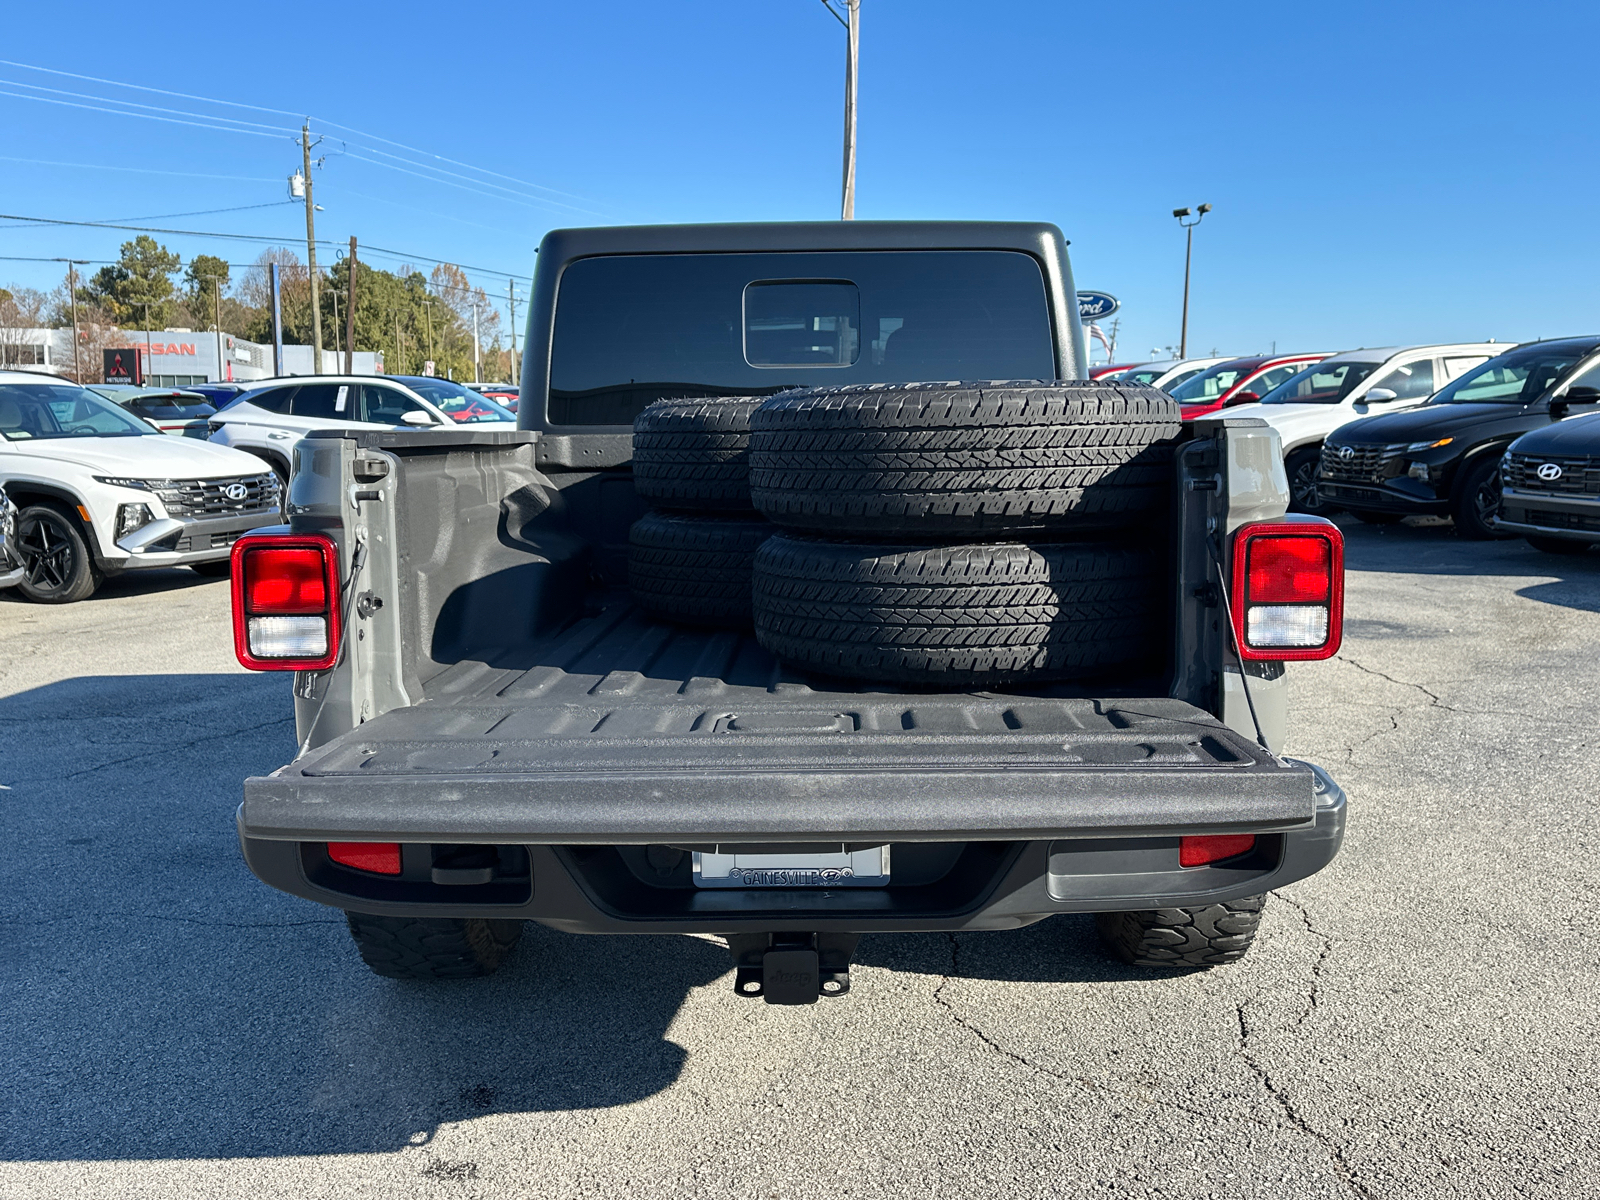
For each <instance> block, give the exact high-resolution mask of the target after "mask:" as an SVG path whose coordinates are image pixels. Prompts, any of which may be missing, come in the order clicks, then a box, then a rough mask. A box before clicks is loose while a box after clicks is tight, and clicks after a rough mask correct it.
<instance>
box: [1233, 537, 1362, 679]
mask: <svg viewBox="0 0 1600 1200" xmlns="http://www.w3.org/2000/svg"><path fill="white" fill-rule="evenodd" d="M1231 587H1232V593H1233V594H1232V597H1231V598H1232V600H1233V614H1232V615H1233V626H1234V631H1235V633H1236V635H1237V636H1238V639H1239V656H1240V657H1241V658H1244V659H1249V660H1254V661H1262V660H1280V661H1283V660H1296V659H1299V660H1309V659H1321V658H1332V657H1333V655H1335V654H1336V653H1338V650H1339V642H1340V639H1341V637H1342V635H1343V625H1344V535H1343V534H1341V533H1340V532H1339V527H1338V526H1337V525H1335V524H1334V523H1333V522H1332V521H1328V520H1326V519H1324V518H1322V517H1308V516H1289V517H1285V518H1284V519H1283V520H1281V521H1269V522H1262V523H1261V524H1257V525H1246V526H1245V527H1244V528H1243V529H1241V530H1239V532H1238V533H1236V534H1235V535H1234V543H1233V581H1232V585H1231Z"/></svg>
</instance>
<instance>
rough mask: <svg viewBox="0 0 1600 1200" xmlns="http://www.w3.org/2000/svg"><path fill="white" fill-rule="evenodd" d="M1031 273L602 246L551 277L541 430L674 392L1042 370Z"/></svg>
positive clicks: (1047, 336)
mask: <svg viewBox="0 0 1600 1200" xmlns="http://www.w3.org/2000/svg"><path fill="white" fill-rule="evenodd" d="M1054 376H1055V339H1054V335H1053V332H1052V330H1051V325H1050V314H1049V301H1048V298H1047V294H1046V291H1045V283H1044V276H1043V273H1042V272H1041V271H1040V269H1039V265H1038V263H1037V262H1036V261H1035V260H1034V259H1033V258H1032V257H1031V256H1030V255H1027V254H1024V253H1021V252H1020V251H1013V250H953V251H942V250H941V251H873V252H821V253H770V254H674V255H615V256H604V257H596V258H586V259H579V260H578V261H576V262H573V263H571V264H569V265H568V266H567V268H566V270H565V271H564V272H563V274H562V277H561V282H560V287H559V290H558V292H557V296H556V306H555V329H554V334H553V337H552V342H551V350H550V401H549V421H550V423H551V424H553V425H571V426H604V425H613V426H615V425H631V424H632V423H633V419H634V417H636V416H637V415H638V414H639V413H640V412H642V411H644V409H645V408H646V407H648V406H649V405H650V404H652V403H654V402H655V401H657V400H660V399H663V398H666V397H673V396H714V395H763V394H770V393H773V392H778V391H782V390H784V389H786V388H792V387H818V386H830V385H836V384H847V383H905V382H914V381H917V380H929V379H952V380H954V379H1052V378H1054Z"/></svg>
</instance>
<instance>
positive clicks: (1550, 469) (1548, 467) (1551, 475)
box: [1539, 463, 1562, 483]
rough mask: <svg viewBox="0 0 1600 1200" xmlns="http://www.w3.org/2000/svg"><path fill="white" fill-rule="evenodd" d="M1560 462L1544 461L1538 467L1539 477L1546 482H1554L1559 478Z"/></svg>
mask: <svg viewBox="0 0 1600 1200" xmlns="http://www.w3.org/2000/svg"><path fill="white" fill-rule="evenodd" d="M1561 474H1562V472H1561V464H1560V463H1544V464H1542V465H1541V466H1540V467H1539V478H1540V479H1542V480H1544V481H1545V482H1546V483H1554V482H1555V481H1556V480H1558V479H1560V478H1561Z"/></svg>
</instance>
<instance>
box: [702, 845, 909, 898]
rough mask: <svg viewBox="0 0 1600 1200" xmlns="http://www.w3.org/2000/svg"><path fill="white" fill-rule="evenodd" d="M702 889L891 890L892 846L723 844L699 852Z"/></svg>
mask: <svg viewBox="0 0 1600 1200" xmlns="http://www.w3.org/2000/svg"><path fill="white" fill-rule="evenodd" d="M693 854H694V860H693V868H692V869H693V875H694V885H695V887H697V888H759V889H774V888H805V889H808V890H818V889H825V888H881V887H888V886H889V847H888V846H869V847H866V848H864V849H855V848H852V847H850V846H847V845H844V844H841V845H840V846H839V848H838V849H837V850H831V849H829V850H813V849H810V848H807V849H805V850H792V851H791V850H783V849H780V848H778V847H773V848H771V849H767V848H762V849H760V850H749V849H743V848H741V847H739V846H718V847H717V848H716V850H715V851H710V850H706V851H701V850H696V851H694V852H693Z"/></svg>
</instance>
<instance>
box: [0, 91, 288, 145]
mask: <svg viewBox="0 0 1600 1200" xmlns="http://www.w3.org/2000/svg"><path fill="white" fill-rule="evenodd" d="M0 96H10V97H12V99H15V100H34V101H37V102H38V103H40V104H59V105H61V106H63V107H64V108H86V109H89V110H90V111H92V112H103V113H111V114H112V115H113V116H118V117H140V118H142V119H143V120H146V121H165V122H166V123H167V124H168V125H192V126H194V127H195V128H196V129H215V130H220V131H221V132H223V133H243V134H248V135H249V136H250V137H264V138H277V137H283V136H286V135H284V134H277V133H261V132H258V131H257V130H254V129H235V128H234V127H233V126H231V125H214V124H211V123H209V122H206V121H180V120H178V119H177V118H176V117H158V116H156V115H155V114H154V113H139V112H128V111H127V110H126V109H121V108H102V107H100V106H99V105H97V104H78V103H76V102H74V101H72V100H52V99H51V98H50V97H49V96H29V95H26V94H24V93H22V92H7V91H0Z"/></svg>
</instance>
